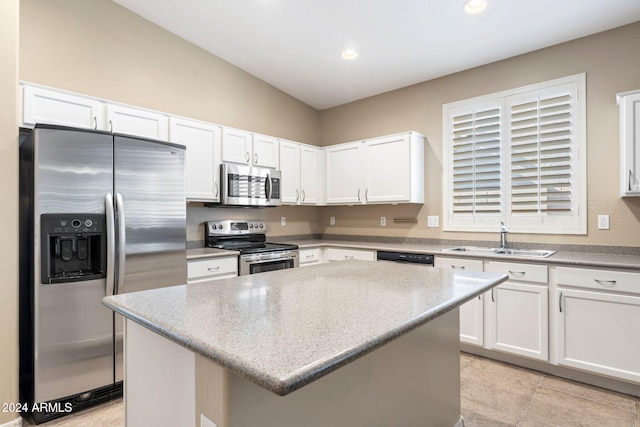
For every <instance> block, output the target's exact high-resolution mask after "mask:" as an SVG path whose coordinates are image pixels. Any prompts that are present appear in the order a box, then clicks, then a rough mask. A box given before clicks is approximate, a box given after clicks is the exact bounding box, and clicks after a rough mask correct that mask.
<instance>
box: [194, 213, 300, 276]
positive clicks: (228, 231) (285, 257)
mask: <svg viewBox="0 0 640 427" xmlns="http://www.w3.org/2000/svg"><path fill="white" fill-rule="evenodd" d="M266 232H267V224H266V223H265V222H264V221H247V220H224V221H209V222H206V223H205V224H204V235H205V244H206V245H207V246H208V247H210V248H220V249H229V250H235V251H239V252H240V256H239V257H238V274H239V275H240V276H245V275H247V274H255V273H262V272H265V271H273V270H283V269H285V268H293V267H298V265H299V257H298V246H297V245H290V244H283V243H270V242H267V238H266Z"/></svg>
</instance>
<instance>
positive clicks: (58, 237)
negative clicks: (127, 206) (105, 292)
mask: <svg viewBox="0 0 640 427" xmlns="http://www.w3.org/2000/svg"><path fill="white" fill-rule="evenodd" d="M40 230H41V245H42V258H41V259H42V266H41V271H42V283H43V284H49V283H64V282H76V281H81V280H92V279H99V278H102V277H105V275H106V270H107V268H106V261H107V254H106V252H107V251H106V249H107V248H106V242H107V233H106V227H105V215H104V214H43V215H41V217H40Z"/></svg>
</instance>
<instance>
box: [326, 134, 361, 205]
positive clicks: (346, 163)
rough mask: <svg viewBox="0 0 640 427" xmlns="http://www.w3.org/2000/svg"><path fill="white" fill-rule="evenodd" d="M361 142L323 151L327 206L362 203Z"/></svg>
mask: <svg viewBox="0 0 640 427" xmlns="http://www.w3.org/2000/svg"><path fill="white" fill-rule="evenodd" d="M361 155H362V142H360V141H358V142H350V143H346V144H338V145H333V146H331V147H327V148H326V149H325V161H326V201H327V204H351V205H353V204H358V203H362V200H363V199H362V195H361V194H360V193H361V186H360V180H361V178H362V172H361V171H362V158H361Z"/></svg>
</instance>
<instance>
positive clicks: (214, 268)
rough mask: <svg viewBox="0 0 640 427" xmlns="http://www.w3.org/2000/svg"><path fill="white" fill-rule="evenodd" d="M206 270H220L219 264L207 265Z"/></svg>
mask: <svg viewBox="0 0 640 427" xmlns="http://www.w3.org/2000/svg"><path fill="white" fill-rule="evenodd" d="M207 270H209V271H218V270H220V266H219V265H218V266H216V267H208V268H207Z"/></svg>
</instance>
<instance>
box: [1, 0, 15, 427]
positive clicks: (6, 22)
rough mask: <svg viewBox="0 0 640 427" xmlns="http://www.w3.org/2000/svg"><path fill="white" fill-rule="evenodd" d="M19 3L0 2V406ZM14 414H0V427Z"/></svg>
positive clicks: (10, 321)
mask: <svg viewBox="0 0 640 427" xmlns="http://www.w3.org/2000/svg"><path fill="white" fill-rule="evenodd" d="M17 104H18V0H2V1H1V2H0V183H2V184H1V185H0V198H1V199H2V200H3V201H4V203H2V205H1V206H0V221H2V223H3V224H7V225H8V226H5V227H4V229H3V231H2V234H1V235H2V240H1V244H0V248H1V249H0V271H2V281H0V349H2V351H0V403H12V402H18V317H17V316H18V203H17V202H18V116H17ZM17 417H18V415H17V414H14V413H5V412H0V424H5V423H8V422H11V421H13V420H14V419H16V418H17Z"/></svg>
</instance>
